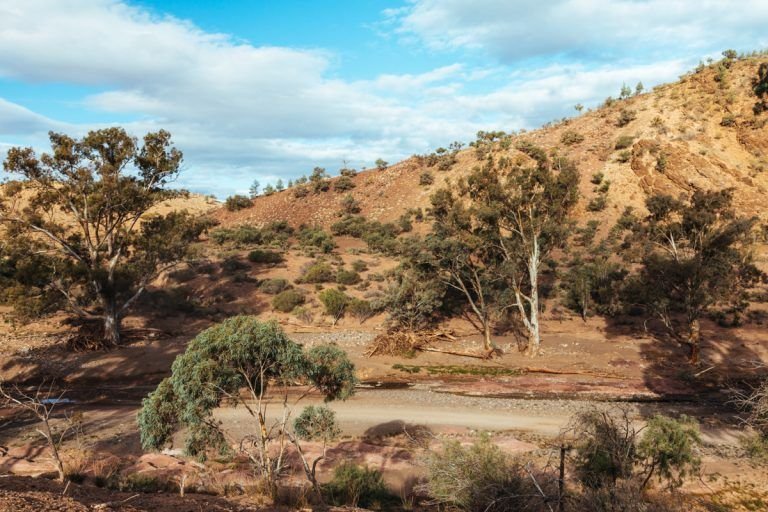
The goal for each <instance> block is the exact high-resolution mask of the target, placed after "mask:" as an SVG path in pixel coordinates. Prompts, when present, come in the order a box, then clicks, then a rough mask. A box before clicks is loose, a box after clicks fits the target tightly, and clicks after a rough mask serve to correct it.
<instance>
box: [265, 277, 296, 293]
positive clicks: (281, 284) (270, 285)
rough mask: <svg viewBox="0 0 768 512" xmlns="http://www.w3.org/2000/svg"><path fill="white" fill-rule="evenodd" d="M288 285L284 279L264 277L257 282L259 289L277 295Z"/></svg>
mask: <svg viewBox="0 0 768 512" xmlns="http://www.w3.org/2000/svg"><path fill="white" fill-rule="evenodd" d="M289 286H290V285H289V284H288V281H287V280H286V279H282V278H273V279H265V280H263V281H262V282H261V283H259V291H261V292H264V293H268V294H269V295H277V294H278V293H280V292H282V291H284V290H286V289H287V288H288V287H289Z"/></svg>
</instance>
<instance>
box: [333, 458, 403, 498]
mask: <svg viewBox="0 0 768 512" xmlns="http://www.w3.org/2000/svg"><path fill="white" fill-rule="evenodd" d="M323 494H324V495H325V496H326V499H327V500H328V502H329V503H332V504H333V505H336V506H348V507H353V508H356V507H360V508H364V509H371V510H382V509H385V508H388V507H389V506H390V505H392V504H394V503H397V502H399V498H397V497H395V496H394V495H392V493H390V492H389V490H388V489H387V486H386V485H385V484H384V479H383V478H382V475H381V472H380V471H378V470H376V469H371V468H368V467H366V466H359V465H357V464H355V463H353V462H344V463H342V464H341V465H340V466H337V467H336V468H335V469H334V470H333V478H332V479H331V481H330V482H328V483H327V484H325V485H324V486H323Z"/></svg>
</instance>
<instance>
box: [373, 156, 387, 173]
mask: <svg viewBox="0 0 768 512" xmlns="http://www.w3.org/2000/svg"><path fill="white" fill-rule="evenodd" d="M374 163H375V165H376V168H377V169H378V170H380V171H383V170H384V169H386V168H387V166H388V165H389V164H388V163H387V162H386V161H384V160H383V159H381V158H377V159H376V162H374Z"/></svg>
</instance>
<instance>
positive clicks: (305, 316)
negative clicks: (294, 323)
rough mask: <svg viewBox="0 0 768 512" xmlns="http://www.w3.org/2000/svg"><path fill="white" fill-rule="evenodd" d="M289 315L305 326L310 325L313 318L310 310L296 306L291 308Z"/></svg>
mask: <svg viewBox="0 0 768 512" xmlns="http://www.w3.org/2000/svg"><path fill="white" fill-rule="evenodd" d="M291 314H292V315H293V316H295V317H296V318H297V319H299V320H301V321H302V322H304V323H305V324H307V325H309V324H311V323H312V320H313V318H314V315H312V310H311V309H309V308H308V307H306V306H297V307H295V308H293V311H291Z"/></svg>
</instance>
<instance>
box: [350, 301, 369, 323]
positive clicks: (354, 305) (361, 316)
mask: <svg viewBox="0 0 768 512" xmlns="http://www.w3.org/2000/svg"><path fill="white" fill-rule="evenodd" d="M347 313H349V314H350V315H352V316H353V317H355V318H357V320H358V321H359V322H360V323H361V324H362V323H363V322H365V321H366V320H368V319H369V318H371V317H372V316H373V314H374V310H373V307H372V306H371V303H370V302H368V301H367V300H362V299H355V298H353V299H351V300H350V301H349V303H348V304H347Z"/></svg>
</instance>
